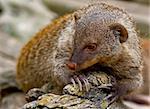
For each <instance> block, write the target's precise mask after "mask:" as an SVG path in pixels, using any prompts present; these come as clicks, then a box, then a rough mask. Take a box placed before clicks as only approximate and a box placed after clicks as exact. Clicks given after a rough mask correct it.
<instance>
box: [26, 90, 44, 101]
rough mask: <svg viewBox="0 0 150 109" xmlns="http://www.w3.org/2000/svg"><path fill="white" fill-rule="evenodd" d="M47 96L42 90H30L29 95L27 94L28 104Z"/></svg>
mask: <svg viewBox="0 0 150 109" xmlns="http://www.w3.org/2000/svg"><path fill="white" fill-rule="evenodd" d="M43 94H45V92H44V91H42V89H40V88H33V89H30V90H29V91H28V92H27V94H26V97H25V98H26V101H27V102H31V101H34V100H37V99H38V97H39V96H41V95H43Z"/></svg>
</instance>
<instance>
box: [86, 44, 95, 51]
mask: <svg viewBox="0 0 150 109" xmlns="http://www.w3.org/2000/svg"><path fill="white" fill-rule="evenodd" d="M96 48H97V45H96V44H95V43H92V44H89V45H87V46H85V50H88V51H94V50H95V49H96Z"/></svg>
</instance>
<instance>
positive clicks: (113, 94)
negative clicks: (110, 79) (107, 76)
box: [103, 84, 121, 106]
mask: <svg viewBox="0 0 150 109" xmlns="http://www.w3.org/2000/svg"><path fill="white" fill-rule="evenodd" d="M107 89H108V90H109V92H110V93H109V94H108V95H107V96H106V97H105V98H104V99H103V101H107V103H108V106H110V105H111V104H112V103H114V102H115V101H117V100H118V99H119V97H120V96H121V93H120V87H119V86H118V85H117V84H115V85H112V86H109V88H107Z"/></svg>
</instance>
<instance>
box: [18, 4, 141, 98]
mask: <svg viewBox="0 0 150 109" xmlns="http://www.w3.org/2000/svg"><path fill="white" fill-rule="evenodd" d="M112 24H119V25H122V27H123V28H125V30H126V31H127V32H126V31H124V30H123V31H124V33H122V31H121V32H120V33H121V37H123V38H125V39H121V40H122V42H119V40H120V39H119V38H118V39H117V38H115V36H114V33H113V32H112V31H111V28H110V26H111V25H112ZM121 30H122V29H121ZM125 34H126V35H128V37H127V36H126V37H124V36H125ZM89 43H97V44H99V45H98V47H97V48H98V50H97V52H95V53H93V54H92V53H91V54H90V53H87V52H85V51H84V50H83V49H84V47H85V46H86V45H88V44H89ZM85 48H86V47H85ZM69 60H70V61H72V62H75V63H77V68H76V70H75V71H70V69H69V68H68V67H67V66H66V62H67V61H69ZM96 63H99V64H102V65H105V66H108V67H111V68H112V69H113V71H112V73H113V75H114V76H115V77H116V78H117V80H118V81H117V85H116V86H115V87H116V88H117V90H118V91H119V93H118V95H119V96H122V95H125V94H127V93H128V92H131V91H133V90H134V89H136V88H137V87H139V86H140V85H141V83H142V77H141V71H142V58H141V51H140V46H139V39H138V37H137V32H136V30H135V24H134V22H133V20H132V18H131V17H130V16H129V15H128V14H127V13H126V12H125V11H124V10H122V9H119V8H116V7H114V6H110V5H107V4H103V3H97V4H92V5H89V6H88V7H85V8H83V9H80V10H78V11H76V12H74V13H72V14H70V15H66V16H65V17H63V18H60V19H58V20H56V21H55V22H53V23H52V24H50V25H49V26H47V27H46V28H45V29H43V30H41V31H40V32H39V33H38V34H37V35H36V36H35V37H34V38H33V39H32V40H31V41H29V43H28V44H27V45H25V47H24V48H23V50H22V52H21V55H20V58H19V60H18V65H17V80H18V83H19V84H20V86H21V88H22V89H23V90H24V91H27V90H29V89H30V88H33V87H41V86H42V85H43V84H45V83H46V82H51V83H52V84H54V86H55V87H58V88H59V89H62V87H63V86H64V85H65V84H67V83H68V82H70V77H71V76H72V75H74V73H71V72H76V71H78V70H82V69H85V68H87V67H90V66H92V65H94V64H96Z"/></svg>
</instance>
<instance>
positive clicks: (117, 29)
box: [109, 23, 128, 43]
mask: <svg viewBox="0 0 150 109" xmlns="http://www.w3.org/2000/svg"><path fill="white" fill-rule="evenodd" d="M109 27H110V30H112V31H113V34H114V35H115V36H116V37H119V41H120V43H123V42H126V40H127V39H128V31H127V29H126V28H125V27H124V26H123V25H121V24H119V23H114V24H111V25H110V26H109Z"/></svg>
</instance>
